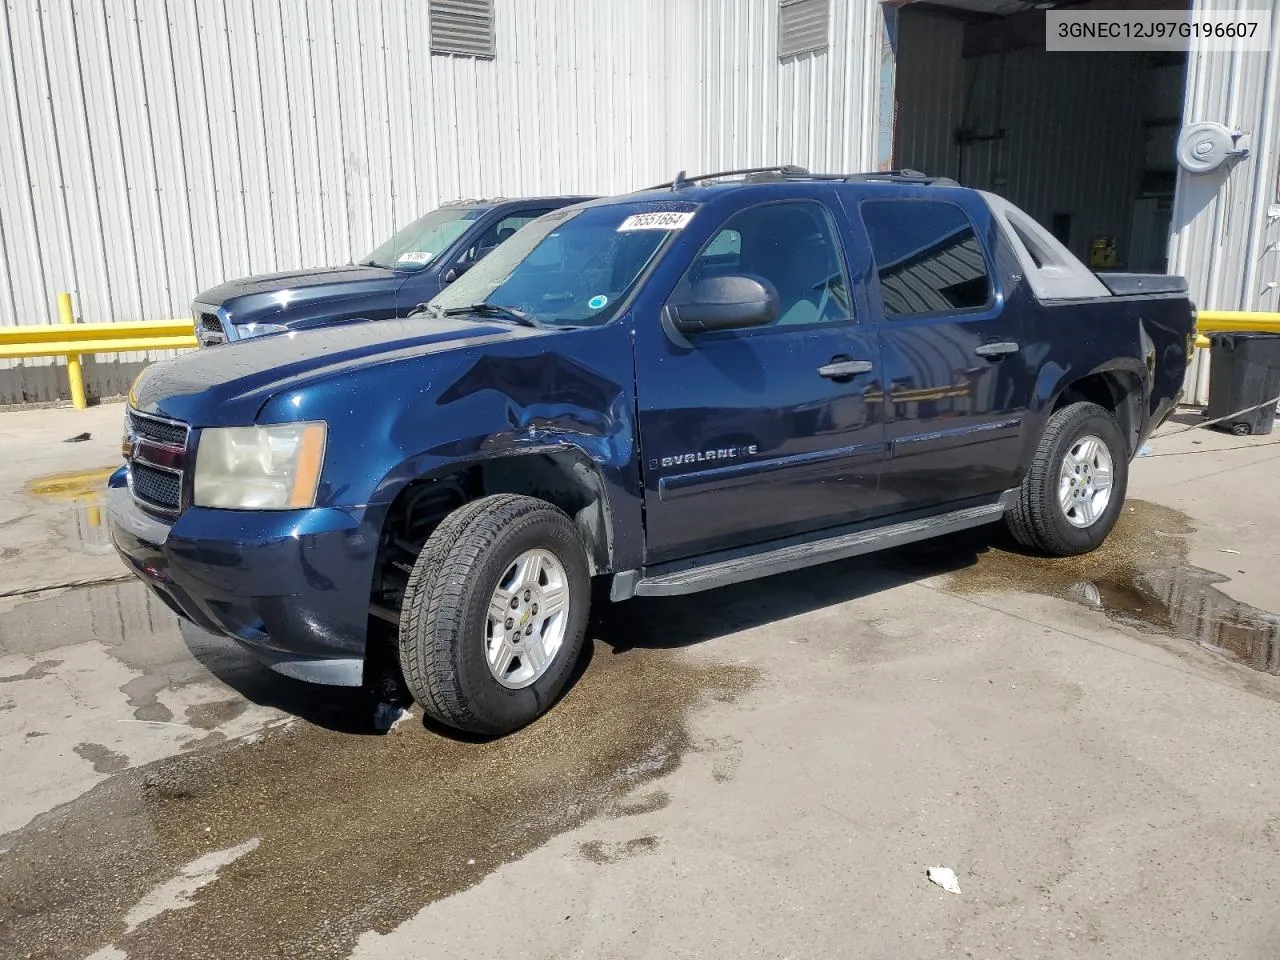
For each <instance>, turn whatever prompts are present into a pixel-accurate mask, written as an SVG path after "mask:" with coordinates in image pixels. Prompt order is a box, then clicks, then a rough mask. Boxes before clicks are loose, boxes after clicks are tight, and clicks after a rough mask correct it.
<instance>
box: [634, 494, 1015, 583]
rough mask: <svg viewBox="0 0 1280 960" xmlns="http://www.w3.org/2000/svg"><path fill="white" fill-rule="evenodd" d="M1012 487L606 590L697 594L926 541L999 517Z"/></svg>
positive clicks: (656, 572)
mask: <svg viewBox="0 0 1280 960" xmlns="http://www.w3.org/2000/svg"><path fill="white" fill-rule="evenodd" d="M1015 494H1016V491H1010V492H1009V493H1006V494H1005V495H1004V496H1002V497H1001V498H1000V499H999V500H996V501H995V502H991V501H988V502H987V503H983V504H979V505H977V506H972V507H965V508H964V509H962V510H953V511H952V512H950V513H940V514H933V515H931V516H923V517H916V518H913V519H910V520H902V521H899V522H898V523H893V524H889V525H888V526H870V525H867V524H858V525H856V527H851V528H848V527H847V528H845V529H846V530H847V531H848V532H845V533H841V532H839V528H837V530H836V531H835V532H834V533H833V532H832V531H829V530H828V531H823V532H822V534H821V535H819V536H815V535H812V534H810V535H807V536H805V537H803V538H801V537H791V538H789V539H787V540H784V541H781V542H779V543H778V544H777V545H776V546H774V547H773V548H772V549H766V550H763V551H761V550H760V549H759V548H755V551H754V552H749V551H743V550H735V551H725V552H723V553H719V554H711V555H710V556H707V557H703V558H700V560H698V561H695V562H693V563H690V562H688V561H678V562H676V563H671V564H662V565H660V566H657V567H650V568H648V570H645V571H635V570H629V571H626V572H623V573H619V574H618V575H617V576H615V577H614V581H613V589H612V591H611V595H612V598H613V599H614V600H626V599H628V598H630V597H672V596H678V595H680V594H685V593H697V592H699V591H700V590H711V589H713V588H715V587H724V586H728V585H729V584H731V583H741V582H742V581H744V580H754V579H756V578H757V577H768V576H772V575H774V574H777V573H787V572H788V571H791V570H800V569H803V568H804V567H811V566H815V565H817V564H820V563H828V562H829V561H832V560H844V559H846V558H848V557H856V556H860V555H862V554H865V553H875V552H876V551H878V550H888V549H890V548H891V547H900V546H902V545H904V544H908V543H915V542H917V541H919V540H930V539H932V538H934V537H940V536H943V535H944V534H948V533H957V532H958V531H960V530H968V529H970V528H972V527H980V526H982V525H983V524H987V523H992V522H993V521H996V520H999V519H1000V518H1001V517H1002V516H1004V513H1005V511H1006V510H1007V509H1008V505H1009V503H1010V502H1011V500H1010V499H1009V498H1010V497H1011V496H1012V495H1015Z"/></svg>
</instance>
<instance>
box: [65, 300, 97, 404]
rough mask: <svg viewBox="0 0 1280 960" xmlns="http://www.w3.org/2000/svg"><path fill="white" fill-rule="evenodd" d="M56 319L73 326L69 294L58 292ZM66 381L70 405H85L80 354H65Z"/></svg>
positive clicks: (73, 318)
mask: <svg viewBox="0 0 1280 960" xmlns="http://www.w3.org/2000/svg"><path fill="white" fill-rule="evenodd" d="M58 321H59V323H61V325H62V326H64V327H68V328H70V327H74V326H75V323H76V318H75V314H74V313H72V312H71V294H69V293H60V294H58ZM67 382H68V383H69V384H70V385H71V405H72V406H73V407H75V408H76V409H77V410H83V409H84V408H85V407H87V406H88V405H89V404H88V401H86V400H85V396H84V370H83V369H82V368H81V366H80V354H79V353H68V354H67Z"/></svg>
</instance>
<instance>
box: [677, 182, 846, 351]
mask: <svg viewBox="0 0 1280 960" xmlns="http://www.w3.org/2000/svg"><path fill="white" fill-rule="evenodd" d="M726 274H750V275H754V276H757V277H761V278H763V279H765V280H768V281H769V282H770V283H772V284H773V286H774V288H775V289H777V291H778V301H779V302H778V319H777V320H776V321H774V323H773V324H772V325H773V326H784V325H785V326H799V325H802V324H809V323H838V322H840V321H844V320H848V319H850V317H851V316H852V312H851V310H850V307H849V280H848V277H847V276H846V274H845V268H844V262H843V260H842V258H841V256H840V250H839V247H838V246H837V240H836V236H835V229H834V227H833V226H832V223H831V218H830V217H829V216H828V215H827V212H826V210H824V209H823V208H822V206H821V205H820V204H818V203H815V202H813V201H801V202H793V203H770V204H765V205H763V206H759V207H752V208H751V209H749V210H743V211H742V212H741V213H737V214H734V215H733V216H732V217H730V218H729V219H728V220H726V221H725V224H724V226H723V227H721V228H720V229H719V230H717V231H716V233H715V234H714V235H712V237H711V239H710V240H709V241H707V243H706V245H705V246H704V247H703V248H702V250H701V252H699V254H698V255H697V257H695V258H694V260H693V263H692V264H690V265H689V269H688V270H687V271H686V272H685V275H684V278H683V279H682V280H681V282H680V285H679V286H678V287H677V288H676V293H675V295H674V298H681V297H685V296H689V295H690V294H691V293H692V290H693V287H694V285H696V284H697V283H699V282H700V281H702V280H706V279H707V278H709V277H717V276H724V275H726Z"/></svg>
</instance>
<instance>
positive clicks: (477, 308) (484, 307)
mask: <svg viewBox="0 0 1280 960" xmlns="http://www.w3.org/2000/svg"><path fill="white" fill-rule="evenodd" d="M467 313H474V314H476V315H477V316H481V317H501V318H502V319H504V320H510V321H511V322H512V323H518V324H520V326H522V327H538V326H541V324H539V323H538V321H537V320H535V319H533V317H531V316H529V315H528V314H527V313H525V312H524V311H523V310H517V309H516V308H515V307H504V306H503V305H502V304H500V303H473V304H471V306H469V307H451V308H449V309H448V310H446V311H445V312H444V315H445V316H446V317H456V316H459V315H461V314H467Z"/></svg>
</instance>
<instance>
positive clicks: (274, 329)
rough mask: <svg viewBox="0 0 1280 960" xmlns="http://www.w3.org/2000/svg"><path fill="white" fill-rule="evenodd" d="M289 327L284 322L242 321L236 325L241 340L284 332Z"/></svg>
mask: <svg viewBox="0 0 1280 960" xmlns="http://www.w3.org/2000/svg"><path fill="white" fill-rule="evenodd" d="M288 329H289V328H288V327H287V326H285V325H284V324H283V323H242V324H240V325H239V326H238V327H236V332H237V333H239V334H240V336H239V338H238V339H240V340H248V339H249V338H250V337H265V336H266V335H267V334H268V333H284V332H285V331H286V330H288Z"/></svg>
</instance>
